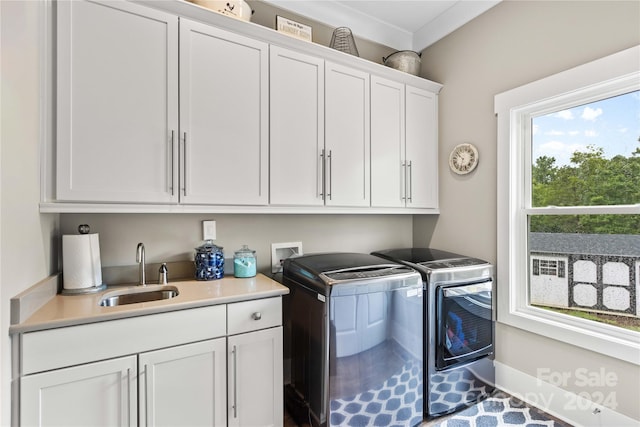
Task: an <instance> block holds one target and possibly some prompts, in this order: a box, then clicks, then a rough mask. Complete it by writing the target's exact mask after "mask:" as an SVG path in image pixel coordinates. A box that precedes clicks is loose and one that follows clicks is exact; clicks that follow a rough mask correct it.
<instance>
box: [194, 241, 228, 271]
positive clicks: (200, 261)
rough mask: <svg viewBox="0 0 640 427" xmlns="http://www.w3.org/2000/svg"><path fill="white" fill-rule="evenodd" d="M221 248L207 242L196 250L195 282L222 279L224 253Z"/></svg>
mask: <svg viewBox="0 0 640 427" xmlns="http://www.w3.org/2000/svg"><path fill="white" fill-rule="evenodd" d="M222 249H223V248H222V247H220V246H216V245H214V244H213V240H207V241H205V242H204V244H203V245H202V246H199V247H197V248H196V255H195V264H196V280H215V279H222V278H223V277H224V253H223V252H222Z"/></svg>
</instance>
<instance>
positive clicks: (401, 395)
mask: <svg viewBox="0 0 640 427" xmlns="http://www.w3.org/2000/svg"><path fill="white" fill-rule="evenodd" d="M420 378H422V362H421V361H416V360H408V361H407V362H406V363H405V365H404V366H403V367H402V369H401V370H400V371H399V372H397V373H396V374H395V375H393V376H392V377H391V378H389V379H387V380H386V381H385V382H384V383H383V384H381V385H380V386H379V387H376V388H374V389H372V390H368V391H366V392H363V393H359V394H357V395H355V396H351V397H349V398H346V399H335V400H332V401H331V414H330V417H329V425H330V426H331V427H338V426H349V427H370V426H397V427H402V426H415V425H417V424H419V423H420V420H421V419H422V412H423V399H422V383H421V381H420V380H419V379H420Z"/></svg>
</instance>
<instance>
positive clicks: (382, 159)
mask: <svg viewBox="0 0 640 427" xmlns="http://www.w3.org/2000/svg"><path fill="white" fill-rule="evenodd" d="M437 124H438V116H437V96H436V95H435V94H434V93H433V92H429V91H426V90H423V89H419V88H416V87H413V86H410V85H405V84H402V83H398V82H394V81H392V80H388V79H383V78H380V77H377V76H372V77H371V206H372V207H384V208H387V207H408V208H429V209H437V208H438V132H437Z"/></svg>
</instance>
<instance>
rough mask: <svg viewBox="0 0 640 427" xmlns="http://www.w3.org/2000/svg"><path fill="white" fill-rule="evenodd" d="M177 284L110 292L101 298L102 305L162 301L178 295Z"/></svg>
mask: <svg viewBox="0 0 640 427" xmlns="http://www.w3.org/2000/svg"><path fill="white" fill-rule="evenodd" d="M178 294H179V292H178V288H176V287H175V286H167V285H163V286H137V287H135V288H128V289H123V290H121V291H113V292H108V293H106V294H105V295H104V297H102V299H101V300H100V305H101V306H102V307H114V306H117V305H125V304H135V303H138V302H149V301H160V300H165V299H170V298H174V297H176V296H178Z"/></svg>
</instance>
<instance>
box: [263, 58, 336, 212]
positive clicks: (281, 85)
mask: <svg viewBox="0 0 640 427" xmlns="http://www.w3.org/2000/svg"><path fill="white" fill-rule="evenodd" d="M270 55H271V61H270V67H271V76H270V88H271V95H270V100H271V107H270V114H271V117H270V120H271V127H270V131H271V138H270V144H271V146H270V154H271V157H270V167H269V170H270V174H271V180H270V192H271V194H270V202H271V204H273V205H298V206H322V205H323V204H324V198H323V185H322V179H323V162H322V157H321V156H322V153H323V150H324V60H322V59H320V58H318V57H315V56H310V55H305V54H302V53H298V52H295V51H292V50H288V49H284V48H281V47H278V46H271V53H270Z"/></svg>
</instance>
